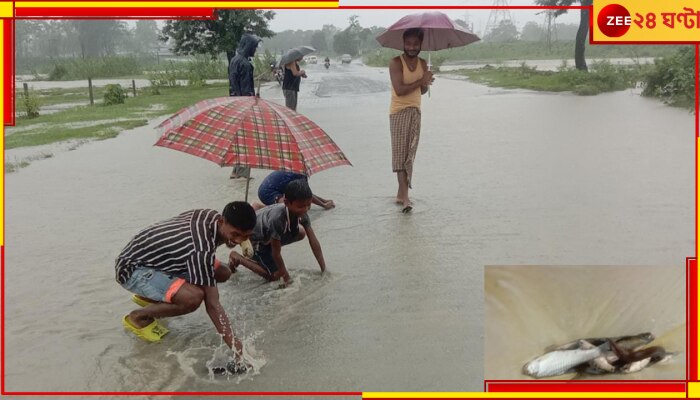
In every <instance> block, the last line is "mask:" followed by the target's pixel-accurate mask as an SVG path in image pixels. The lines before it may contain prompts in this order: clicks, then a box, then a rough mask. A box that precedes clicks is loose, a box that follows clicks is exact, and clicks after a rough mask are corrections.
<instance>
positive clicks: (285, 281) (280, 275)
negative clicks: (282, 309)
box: [272, 271, 292, 289]
mask: <svg viewBox="0 0 700 400" xmlns="http://www.w3.org/2000/svg"><path fill="white" fill-rule="evenodd" d="M280 278H282V282H281V283H280V285H279V287H280V289H281V288H286V287H287V286H289V285H291V284H292V279H291V278H290V277H289V273H288V272H286V271H285V272H282V271H277V272H275V273H274V274H272V280H273V281H276V280H279V279H280Z"/></svg>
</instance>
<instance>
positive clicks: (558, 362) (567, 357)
mask: <svg viewBox="0 0 700 400" xmlns="http://www.w3.org/2000/svg"><path fill="white" fill-rule="evenodd" d="M579 347H580V345H579ZM609 349H610V347H609V345H608V344H602V345H600V346H598V347H595V348H593V349H585V350H584V349H580V348H579V349H574V350H555V351H551V352H549V353H546V354H544V355H542V356H540V357H537V358H535V359H534V360H532V361H530V362H528V363H527V364H525V365H524V366H523V373H524V374H525V375H529V376H532V377H533V378H545V377H549V376H557V375H563V374H565V373H567V372H570V371H572V370H573V369H574V367H577V366H579V365H581V364H584V363H587V362H589V361H591V360H593V359H595V358H597V357H600V356H601V355H603V354H604V353H605V351H607V350H609Z"/></svg>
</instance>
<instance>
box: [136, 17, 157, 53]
mask: <svg viewBox="0 0 700 400" xmlns="http://www.w3.org/2000/svg"><path fill="white" fill-rule="evenodd" d="M158 34H159V30H158V25H157V24H156V21H154V20H152V19H140V20H138V21H136V27H135V28H134V31H133V43H134V46H133V47H134V50H135V51H136V52H138V53H148V52H151V51H153V50H154V49H157V48H158Z"/></svg>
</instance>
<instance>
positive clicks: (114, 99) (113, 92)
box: [104, 85, 126, 106]
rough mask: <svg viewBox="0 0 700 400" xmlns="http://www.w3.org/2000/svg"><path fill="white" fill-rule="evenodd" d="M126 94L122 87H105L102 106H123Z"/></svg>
mask: <svg viewBox="0 0 700 400" xmlns="http://www.w3.org/2000/svg"><path fill="white" fill-rule="evenodd" d="M125 99H126V93H125V92H124V89H122V85H107V86H105V95H104V104H105V105H106V106H111V105H113V104H124V100H125Z"/></svg>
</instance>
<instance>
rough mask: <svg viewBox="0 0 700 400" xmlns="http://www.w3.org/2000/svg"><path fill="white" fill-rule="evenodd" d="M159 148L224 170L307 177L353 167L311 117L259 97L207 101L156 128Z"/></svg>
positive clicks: (179, 113) (222, 98)
mask: <svg viewBox="0 0 700 400" xmlns="http://www.w3.org/2000/svg"><path fill="white" fill-rule="evenodd" d="M156 129H157V130H158V132H159V134H160V138H159V139H158V141H157V142H156V143H155V145H156V146H162V147H167V148H170V149H174V150H178V151H182V152H185V153H188V154H192V155H195V156H197V157H201V158H204V159H207V160H209V161H212V162H214V163H216V164H218V165H219V166H222V167H224V166H234V165H241V166H246V167H251V168H262V169H271V170H280V171H290V172H296V173H299V174H304V175H306V176H311V175H313V174H315V173H317V172H320V171H323V170H325V169H328V168H332V167H337V166H341V165H352V164H351V163H350V161H349V160H348V159H347V157H345V154H343V152H342V151H341V150H340V148H339V147H338V146H337V145H336V144H335V142H334V141H333V139H331V138H330V136H328V134H327V133H326V132H325V131H324V130H323V129H321V128H320V127H319V126H318V125H316V124H315V123H314V122H313V121H311V120H310V119H308V118H307V117H305V116H303V115H301V114H299V113H297V112H295V111H292V110H290V109H289V108H287V107H285V106H283V105H280V104H277V103H274V102H271V101H266V100H263V99H260V98H258V97H254V96H246V97H219V98H213V99H207V100H202V101H200V102H198V103H196V104H194V105H192V106H189V107H186V108H184V109H182V110H180V111H178V112H177V113H176V114H175V115H173V116H171V117H170V118H168V119H167V120H165V121H163V122H162V123H161V124H160V125H158V126H157V127H156Z"/></svg>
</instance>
